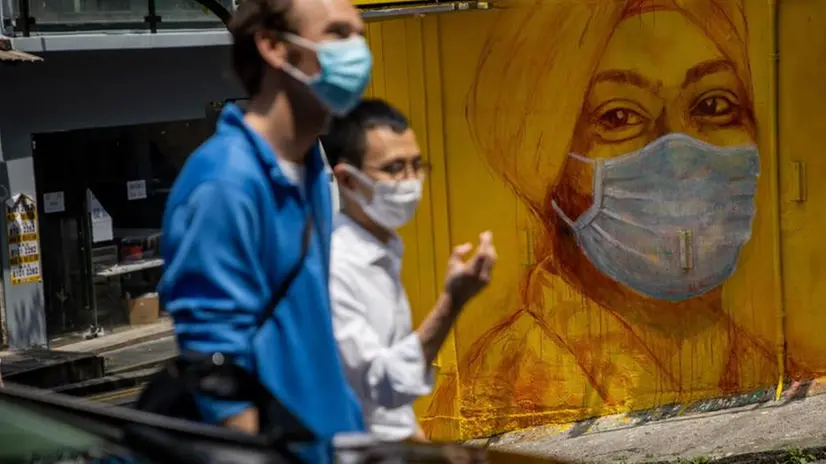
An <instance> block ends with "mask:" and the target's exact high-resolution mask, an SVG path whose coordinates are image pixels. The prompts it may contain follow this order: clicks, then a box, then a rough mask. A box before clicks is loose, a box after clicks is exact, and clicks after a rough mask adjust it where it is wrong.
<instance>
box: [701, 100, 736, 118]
mask: <svg viewBox="0 0 826 464" xmlns="http://www.w3.org/2000/svg"><path fill="white" fill-rule="evenodd" d="M733 109H734V105H733V104H732V103H731V101H729V100H728V99H727V98H725V97H722V96H712V97H708V98H705V99H703V100H700V101H699V102H697V104H696V105H695V106H694V109H693V110H692V114H694V115H697V116H720V115H723V114H728V113H731V112H732V110H733Z"/></svg>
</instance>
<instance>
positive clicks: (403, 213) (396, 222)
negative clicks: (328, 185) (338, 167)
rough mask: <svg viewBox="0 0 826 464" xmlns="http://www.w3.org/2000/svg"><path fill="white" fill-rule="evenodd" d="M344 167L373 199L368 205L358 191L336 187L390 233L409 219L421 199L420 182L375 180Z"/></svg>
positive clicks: (350, 167) (353, 169)
mask: <svg viewBox="0 0 826 464" xmlns="http://www.w3.org/2000/svg"><path fill="white" fill-rule="evenodd" d="M346 168H347V171H348V172H349V173H350V174H352V175H353V177H355V178H356V179H358V180H359V182H361V183H363V184H364V185H367V186H369V187H370V188H371V189H372V190H373V200H372V201H369V202H368V201H367V200H366V199H365V198H364V197H363V196H362V195H361V194H359V193H358V192H353V191H351V190H347V189H345V188H344V187H340V188H341V191H342V192H343V193H344V194H345V195H347V196H348V197H349V198H350V199H351V200H353V201H355V202H356V203H357V204H358V205H359V206H360V207H361V209H362V210H363V211H364V214H366V215H367V217H369V218H370V219H372V220H373V221H375V222H376V224H378V225H380V226H382V227H384V228H385V229H389V230H394V229H398V228H399V227H401V226H403V225H405V224H407V223H408V222H410V220H411V219H413V215H415V214H416V208H417V207H418V206H419V200H421V198H422V179H409V180H400V181H392V182H388V181H376V180H373V179H371V178H369V177H367V176H366V175H365V174H364V173H363V172H361V171H359V170H358V169H356V168H354V167H352V166H349V165H346Z"/></svg>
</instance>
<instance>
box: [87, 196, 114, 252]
mask: <svg viewBox="0 0 826 464" xmlns="http://www.w3.org/2000/svg"><path fill="white" fill-rule="evenodd" d="M86 204H87V206H88V208H89V215H90V216H91V217H92V242H93V243H98V242H108V241H109V240H112V238H113V234H112V216H109V213H108V212H106V210H105V209H104V208H103V205H101V204H100V202H99V201H98V199H97V197H95V194H94V193H92V191H91V190H89V189H86Z"/></svg>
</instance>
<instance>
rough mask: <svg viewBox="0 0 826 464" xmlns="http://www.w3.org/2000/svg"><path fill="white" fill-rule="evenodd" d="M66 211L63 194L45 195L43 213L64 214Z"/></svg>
mask: <svg viewBox="0 0 826 464" xmlns="http://www.w3.org/2000/svg"><path fill="white" fill-rule="evenodd" d="M63 211H66V203H65V201H64V199H63V192H49V193H44V194H43V212H44V213H46V214H50V213H62V212H63Z"/></svg>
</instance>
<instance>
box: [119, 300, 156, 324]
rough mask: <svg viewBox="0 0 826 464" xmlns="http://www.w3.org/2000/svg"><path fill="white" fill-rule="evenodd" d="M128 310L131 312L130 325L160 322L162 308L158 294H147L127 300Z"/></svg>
mask: <svg viewBox="0 0 826 464" xmlns="http://www.w3.org/2000/svg"><path fill="white" fill-rule="evenodd" d="M126 309H127V311H128V312H129V324H130V325H141V324H150V323H152V322H155V321H156V320H158V314H159V312H160V307H159V304H158V294H157V293H146V294H144V295H141V296H139V297H136V298H129V295H127V298H126Z"/></svg>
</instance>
